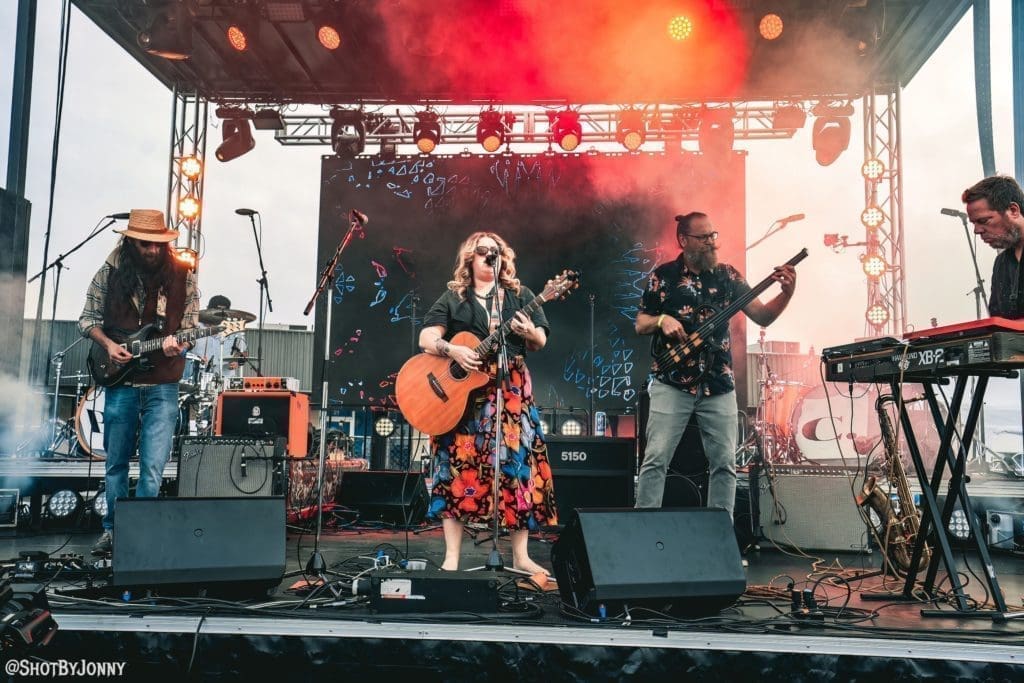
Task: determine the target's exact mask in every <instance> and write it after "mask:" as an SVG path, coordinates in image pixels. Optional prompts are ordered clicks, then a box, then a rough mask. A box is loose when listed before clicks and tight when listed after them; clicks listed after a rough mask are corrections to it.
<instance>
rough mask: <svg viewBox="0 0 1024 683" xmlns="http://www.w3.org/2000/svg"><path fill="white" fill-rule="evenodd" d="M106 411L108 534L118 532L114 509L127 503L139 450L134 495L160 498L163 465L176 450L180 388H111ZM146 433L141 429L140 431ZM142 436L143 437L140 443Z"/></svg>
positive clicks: (104, 421) (156, 386) (104, 422)
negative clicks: (130, 468) (130, 475)
mask: <svg viewBox="0 0 1024 683" xmlns="http://www.w3.org/2000/svg"><path fill="white" fill-rule="evenodd" d="M106 394H107V396H106V399H105V403H104V406H103V448H104V450H106V451H107V468H106V469H107V471H106V479H107V514H106V516H104V517H103V528H104V529H107V530H112V529H113V528H114V503H115V501H116V500H117V499H118V498H127V497H128V461H129V460H130V459H131V457H132V455H134V454H135V447H136V444H138V450H139V483H138V485H137V486H136V487H135V495H136V496H138V497H140V498H153V497H155V496H156V495H157V494H158V493H160V484H161V482H162V481H163V477H164V465H166V464H167V459H168V458H170V457H171V449H172V448H173V447H174V430H175V425H176V423H177V420H178V385H177V384H176V383H175V384H170V383H169V384H155V385H153V386H147V387H124V386H121V387H111V388H109V389H107V390H106ZM140 428H141V429H140ZM140 431H141V437H140Z"/></svg>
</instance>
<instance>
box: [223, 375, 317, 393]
mask: <svg viewBox="0 0 1024 683" xmlns="http://www.w3.org/2000/svg"><path fill="white" fill-rule="evenodd" d="M226 381H227V387H225V388H226V389H227V390H228V391H298V390H299V380H298V379H296V378H295V377H228V378H227V380H226Z"/></svg>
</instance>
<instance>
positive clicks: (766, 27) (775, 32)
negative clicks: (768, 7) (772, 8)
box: [757, 14, 783, 40]
mask: <svg viewBox="0 0 1024 683" xmlns="http://www.w3.org/2000/svg"><path fill="white" fill-rule="evenodd" d="M782 29H783V23H782V17H780V16H779V15H778V14H766V15H764V16H763V17H761V21H760V22H759V23H758V24H757V30H758V32H759V33H760V34H761V37H762V38H764V39H765V40H775V39H776V38H778V37H779V36H781V35H782Z"/></svg>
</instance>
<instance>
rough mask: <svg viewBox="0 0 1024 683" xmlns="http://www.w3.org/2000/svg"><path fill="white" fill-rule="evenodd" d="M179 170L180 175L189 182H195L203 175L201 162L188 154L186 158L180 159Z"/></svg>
mask: <svg viewBox="0 0 1024 683" xmlns="http://www.w3.org/2000/svg"><path fill="white" fill-rule="evenodd" d="M180 168H181V175H183V176H185V177H186V178H188V179H189V180H195V179H196V178H198V177H199V176H200V175H202V173H203V162H201V161H200V160H199V157H196V156H192V155H191V154H190V155H189V156H187V157H182V158H181V164H180Z"/></svg>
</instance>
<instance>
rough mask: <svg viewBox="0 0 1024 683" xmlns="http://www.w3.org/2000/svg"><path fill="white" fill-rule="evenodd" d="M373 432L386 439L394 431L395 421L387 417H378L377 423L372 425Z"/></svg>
mask: <svg viewBox="0 0 1024 683" xmlns="http://www.w3.org/2000/svg"><path fill="white" fill-rule="evenodd" d="M373 431H375V432H377V435H378V436H383V437H384V438H387V437H389V436H391V434H392V432H394V431H395V421H394V420H392V419H391V418H390V417H388V416H387V415H384V416H382V417H378V418H377V421H376V422H374V423H373Z"/></svg>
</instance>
